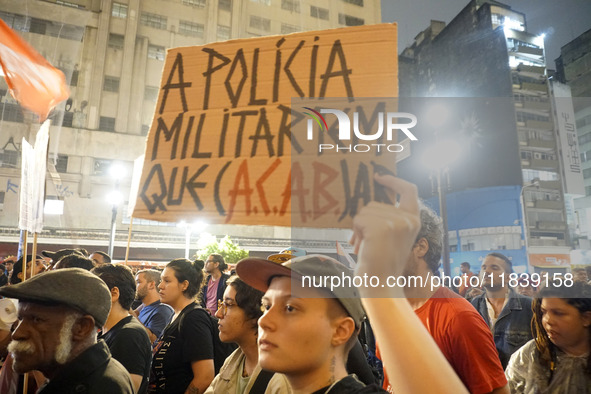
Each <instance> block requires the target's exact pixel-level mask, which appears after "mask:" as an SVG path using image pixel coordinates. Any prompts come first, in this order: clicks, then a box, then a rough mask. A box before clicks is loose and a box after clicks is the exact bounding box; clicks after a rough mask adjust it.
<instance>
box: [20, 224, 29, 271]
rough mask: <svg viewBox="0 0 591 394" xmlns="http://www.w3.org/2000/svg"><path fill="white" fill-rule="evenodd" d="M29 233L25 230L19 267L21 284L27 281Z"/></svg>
mask: <svg viewBox="0 0 591 394" xmlns="http://www.w3.org/2000/svg"><path fill="white" fill-rule="evenodd" d="M28 237H29V231H28V230H25V237H24V238H25V239H24V241H23V245H24V246H23V263H22V265H21V273H22V274H23V282H24V281H25V280H26V279H27V246H28V242H29V241H28Z"/></svg>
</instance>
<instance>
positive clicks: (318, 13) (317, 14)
mask: <svg viewBox="0 0 591 394" xmlns="http://www.w3.org/2000/svg"><path fill="white" fill-rule="evenodd" d="M310 16H311V17H313V18H318V19H324V20H325V21H327V20H328V10H327V9H326V8H320V7H315V6H313V5H312V6H310Z"/></svg>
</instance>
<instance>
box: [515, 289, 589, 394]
mask: <svg viewBox="0 0 591 394" xmlns="http://www.w3.org/2000/svg"><path fill="white" fill-rule="evenodd" d="M532 307H533V310H534V317H533V319H532V331H534V333H535V338H534V339H532V340H531V341H529V342H528V343H526V344H525V345H524V346H523V347H522V348H521V349H519V350H518V351H517V352H515V353H514V354H513V355H512V356H511V359H510V360H509V364H508V365H507V369H506V371H505V374H506V375H507V379H508V380H509V387H510V388H511V393H523V394H530V393H531V394H533V393H536V394H538V393H567V394H568V393H573V394H574V393H589V392H591V362H590V361H591V360H590V351H591V285H588V284H587V283H583V282H574V283H573V282H572V281H570V282H569V281H562V280H561V281H560V283H558V282H554V283H550V285H549V286H547V287H544V288H542V289H541V290H540V291H539V292H538V294H537V296H536V298H535V299H534V302H533V305H532Z"/></svg>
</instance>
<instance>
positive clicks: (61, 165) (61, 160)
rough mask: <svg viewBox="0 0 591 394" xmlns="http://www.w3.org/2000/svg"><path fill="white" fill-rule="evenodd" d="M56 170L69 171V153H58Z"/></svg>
mask: <svg viewBox="0 0 591 394" xmlns="http://www.w3.org/2000/svg"><path fill="white" fill-rule="evenodd" d="M55 170H56V171H57V172H61V173H64V174H65V173H66V172H68V156H67V155H57V160H56V161H55Z"/></svg>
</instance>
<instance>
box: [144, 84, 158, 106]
mask: <svg viewBox="0 0 591 394" xmlns="http://www.w3.org/2000/svg"><path fill="white" fill-rule="evenodd" d="M144 100H148V101H154V102H156V100H158V88H157V87H155V86H146V89H145V90H144Z"/></svg>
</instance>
